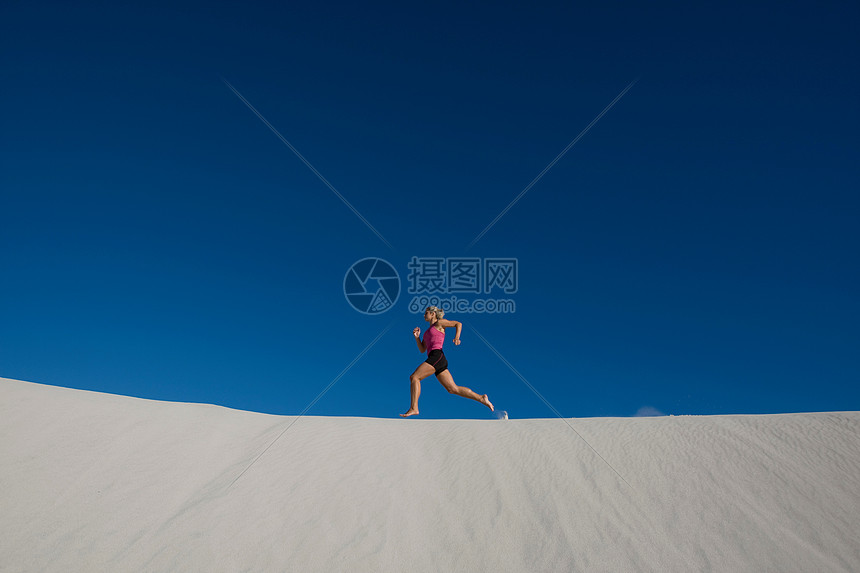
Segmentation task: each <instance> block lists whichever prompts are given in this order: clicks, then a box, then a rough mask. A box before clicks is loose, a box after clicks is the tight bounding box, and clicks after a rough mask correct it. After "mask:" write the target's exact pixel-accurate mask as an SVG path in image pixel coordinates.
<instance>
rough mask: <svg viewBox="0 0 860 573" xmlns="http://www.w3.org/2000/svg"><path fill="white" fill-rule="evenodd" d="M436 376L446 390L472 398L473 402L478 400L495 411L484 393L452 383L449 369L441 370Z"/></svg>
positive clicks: (452, 378) (452, 379)
mask: <svg viewBox="0 0 860 573" xmlns="http://www.w3.org/2000/svg"><path fill="white" fill-rule="evenodd" d="M436 378H438V379H439V383H440V384H442V386H444V387H445V390H447V391H448V392H450V393H451V394H456V395H457V396H462V397H463V398H469V399H471V400H474V401H475V402H480V403H481V404H483V405H484V406H486V407H487V408H489V409H490V410H491V411H495V409H494V408H493V404H492V402H490V399H489V398H487V395H486V394H484V395H481V394H478V393H477V392H474V391H472V390H471V389H469V388H466V387H465V386H457V385H456V384H454V377H453V376H451V371H450V370H443V371H442V372H440V373H439V374H437V375H436Z"/></svg>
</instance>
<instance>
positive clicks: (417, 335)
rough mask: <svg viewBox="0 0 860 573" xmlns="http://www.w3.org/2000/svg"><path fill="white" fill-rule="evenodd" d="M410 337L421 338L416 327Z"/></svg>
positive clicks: (419, 330) (419, 331)
mask: <svg viewBox="0 0 860 573" xmlns="http://www.w3.org/2000/svg"><path fill="white" fill-rule="evenodd" d="M412 336H414V337H415V338H418V337H419V336H421V329H420V328H418V327H417V326H416V327H415V330H413V331H412Z"/></svg>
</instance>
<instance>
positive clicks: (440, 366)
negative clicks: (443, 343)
mask: <svg viewBox="0 0 860 573" xmlns="http://www.w3.org/2000/svg"><path fill="white" fill-rule="evenodd" d="M424 362H426V363H427V364H429V365H430V366H432V367H433V368H435V369H436V376H439V373H441V372H444V371H445V370H447V369H448V359H447V358H445V354H444V353H443V352H442V349H441V348H436V349H434V350H431V351H430V354H428V355H427V360H425V361H424Z"/></svg>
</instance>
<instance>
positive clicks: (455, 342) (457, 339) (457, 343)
mask: <svg viewBox="0 0 860 573" xmlns="http://www.w3.org/2000/svg"><path fill="white" fill-rule="evenodd" d="M454 346H460V339H459V338H455V339H454Z"/></svg>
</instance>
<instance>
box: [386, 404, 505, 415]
mask: <svg viewBox="0 0 860 573" xmlns="http://www.w3.org/2000/svg"><path fill="white" fill-rule="evenodd" d="M490 408H492V406H490ZM417 415H418V410H416V409H415V408H409V411H408V412H406V413H405V414H400V417H401V418H408V417H409V416H417Z"/></svg>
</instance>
